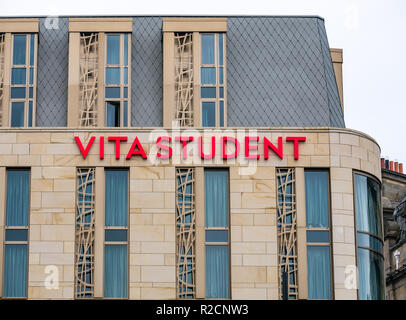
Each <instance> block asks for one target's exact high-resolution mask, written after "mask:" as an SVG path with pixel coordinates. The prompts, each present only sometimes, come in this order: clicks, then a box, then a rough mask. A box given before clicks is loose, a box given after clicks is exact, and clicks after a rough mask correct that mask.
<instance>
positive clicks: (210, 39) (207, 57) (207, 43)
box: [202, 34, 214, 64]
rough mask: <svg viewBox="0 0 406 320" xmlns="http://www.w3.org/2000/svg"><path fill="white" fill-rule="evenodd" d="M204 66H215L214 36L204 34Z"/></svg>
mask: <svg viewBox="0 0 406 320" xmlns="http://www.w3.org/2000/svg"><path fill="white" fill-rule="evenodd" d="M202 64H214V34H202Z"/></svg>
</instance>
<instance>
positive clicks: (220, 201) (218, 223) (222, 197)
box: [204, 169, 228, 227]
mask: <svg viewBox="0 0 406 320" xmlns="http://www.w3.org/2000/svg"><path fill="white" fill-rule="evenodd" d="M204 177H205V178H204V190H205V194H204V196H205V202H204V203H205V208H204V210H205V225H206V227H228V171H227V170H221V169H206V170H205V171H204Z"/></svg>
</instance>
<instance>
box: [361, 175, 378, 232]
mask: <svg viewBox="0 0 406 320" xmlns="http://www.w3.org/2000/svg"><path fill="white" fill-rule="evenodd" d="M354 185H355V215H356V223H357V230H360V231H365V232H369V233H372V234H374V235H376V236H377V237H378V238H382V224H381V218H382V217H381V190H380V187H379V184H378V183H377V182H376V181H375V180H373V179H371V178H368V177H366V176H363V175H360V174H355V175H354Z"/></svg>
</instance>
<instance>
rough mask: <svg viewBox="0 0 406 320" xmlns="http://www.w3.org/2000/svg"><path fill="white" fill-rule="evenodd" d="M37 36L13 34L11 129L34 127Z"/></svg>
mask: <svg viewBox="0 0 406 320" xmlns="http://www.w3.org/2000/svg"><path fill="white" fill-rule="evenodd" d="M36 47H37V35H36V34H13V36H12V64H11V93H10V101H11V111H10V115H11V116H10V126H11V127H32V126H33V125H34V120H33V119H35V100H36V56H37V55H36Z"/></svg>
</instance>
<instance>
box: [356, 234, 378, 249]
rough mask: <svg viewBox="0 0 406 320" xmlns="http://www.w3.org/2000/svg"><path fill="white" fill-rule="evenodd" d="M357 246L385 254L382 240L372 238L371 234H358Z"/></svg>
mask: <svg viewBox="0 0 406 320" xmlns="http://www.w3.org/2000/svg"><path fill="white" fill-rule="evenodd" d="M357 245H358V246H359V247H366V248H371V249H373V250H375V251H378V252H380V253H381V254H383V245H382V242H381V240H379V239H378V238H375V237H373V236H370V235H369V234H366V233H362V232H357Z"/></svg>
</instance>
